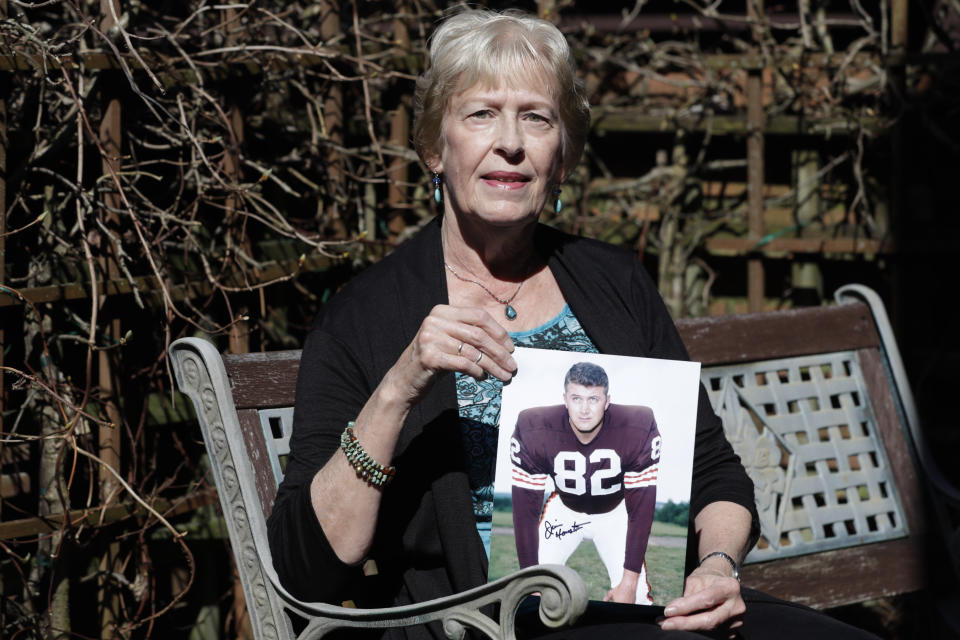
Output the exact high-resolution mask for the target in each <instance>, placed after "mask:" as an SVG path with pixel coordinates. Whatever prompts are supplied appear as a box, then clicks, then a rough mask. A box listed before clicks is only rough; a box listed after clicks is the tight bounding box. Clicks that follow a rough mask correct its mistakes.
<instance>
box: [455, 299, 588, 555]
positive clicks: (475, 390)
mask: <svg viewBox="0 0 960 640" xmlns="http://www.w3.org/2000/svg"><path fill="white" fill-rule="evenodd" d="M510 337H511V338H512V339H513V342H514V344H515V345H516V346H518V347H533V348H534V349H555V350H557V351H579V352H581V353H597V348H596V347H595V346H594V345H593V343H592V342H591V341H590V338H588V337H587V333H586V332H585V331H584V330H583V327H581V326H580V321H579V320H577V317H576V316H575V315H573V311H571V310H570V306H569V305H565V306H564V307H563V310H562V311H561V312H560V314H559V315H557V317H555V318H554V319H553V320H550V321H549V322H547V323H546V324H542V325H540V326H539V327H536V328H535V329H530V330H529V331H518V332H516V333H514V332H511V333H510ZM456 377H457V402H458V404H459V407H460V429H461V431H462V432H463V445H464V450H465V451H466V452H467V460H468V462H469V464H470V468H469V470H468V474H469V476H470V491H471V493H472V497H473V514H474V517H475V518H476V520H477V531H479V533H480V538H481V539H482V540H483V546H484V547H485V548H486V550H487V557H488V558H489V557H490V532H491V527H492V522H493V474H494V470H495V468H496V461H497V437H498V429H497V427H498V426H499V423H500V394H501V392H502V391H503V382H501V381H500V380H498V379H496V378H494V377H493V376H488V377H487V378H486V379H485V380H476V379H474V378H472V377H470V376H468V375H466V374H463V373H458V374H457V376H456Z"/></svg>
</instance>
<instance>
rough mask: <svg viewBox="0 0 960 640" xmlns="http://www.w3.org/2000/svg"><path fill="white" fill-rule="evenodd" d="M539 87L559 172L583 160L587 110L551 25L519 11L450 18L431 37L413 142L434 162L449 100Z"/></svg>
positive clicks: (564, 43) (559, 37) (579, 85)
mask: <svg viewBox="0 0 960 640" xmlns="http://www.w3.org/2000/svg"><path fill="white" fill-rule="evenodd" d="M540 82H542V83H543V84H544V85H545V86H546V87H547V90H548V91H549V93H550V96H551V97H552V98H553V100H554V102H556V104H557V106H558V107H559V112H560V121H561V123H562V131H563V135H562V138H561V139H562V153H563V169H564V172H565V173H567V174H569V172H570V171H571V170H572V169H573V168H574V167H575V166H576V165H577V163H578V162H579V161H580V155H581V154H582V153H583V146H584V144H585V143H586V139H587V130H588V129H589V127H590V105H589V103H588V102H587V98H586V95H585V91H584V89H583V85H582V83H581V82H580V80H578V79H577V77H576V74H575V67H574V63H573V55H572V54H571V53H570V47H569V46H568V45H567V41H566V39H565V38H564V37H563V34H561V33H560V31H559V30H558V29H557V28H556V27H555V26H554V25H552V24H551V23H549V22H547V21H546V20H541V19H539V18H536V17H534V16H531V15H528V14H526V13H523V12H521V11H516V10H508V11H504V12H502V13H500V12H495V11H489V10H486V9H484V10H476V11H466V12H463V13H459V14H456V15H454V16H451V17H450V18H447V19H446V20H445V21H444V22H443V23H442V24H441V25H440V26H439V27H438V28H437V30H436V31H435V32H434V33H433V35H432V36H431V38H430V53H429V60H428V66H427V70H426V71H425V72H424V73H423V74H422V75H421V76H420V77H419V78H417V89H416V94H415V96H414V98H415V108H414V120H413V143H414V146H415V147H416V149H417V153H419V154H420V157H421V158H423V159H424V160H425V161H426V160H427V159H428V158H431V157H435V156H438V155H439V153H440V142H441V138H442V136H443V116H444V114H445V113H446V111H447V107H448V106H449V104H450V100H451V98H452V97H453V96H454V95H455V94H456V93H459V92H461V91H465V90H467V89H469V88H471V87H474V86H476V85H478V84H484V85H489V86H494V87H495V86H499V85H500V84H506V85H507V86H511V87H516V86H518V85H519V84H526V85H528V86H529V84H536V83H540Z"/></svg>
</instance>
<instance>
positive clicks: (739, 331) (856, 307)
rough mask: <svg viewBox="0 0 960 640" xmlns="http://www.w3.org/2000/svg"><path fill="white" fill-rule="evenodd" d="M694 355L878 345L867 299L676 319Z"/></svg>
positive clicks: (711, 358) (747, 355)
mask: <svg viewBox="0 0 960 640" xmlns="http://www.w3.org/2000/svg"><path fill="white" fill-rule="evenodd" d="M676 324H677V329H678V330H679V331H680V337H681V338H683V342H684V344H686V345H687V351H689V352H690V359H691V360H694V361H698V362H702V363H703V364H704V365H705V366H706V365H715V364H725V363H731V362H745V361H750V360H773V359H775V358H786V357H790V356H803V355H810V354H814V353H828V352H831V351H845V350H851V349H858V348H861V347H872V346H877V345H878V344H879V343H880V338H879V336H878V335H877V331H876V329H875V327H874V324H873V316H871V314H870V309H869V307H867V305H865V304H845V305H838V306H833V307H811V308H804V309H790V310H787V311H778V312H776V313H748V314H743V315H738V316H720V317H712V318H690V319H682V320H678V321H677V323H676Z"/></svg>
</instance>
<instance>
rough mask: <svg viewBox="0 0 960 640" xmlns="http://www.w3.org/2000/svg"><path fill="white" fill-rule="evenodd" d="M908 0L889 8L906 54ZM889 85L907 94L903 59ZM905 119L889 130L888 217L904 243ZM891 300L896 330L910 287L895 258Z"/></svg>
mask: <svg viewBox="0 0 960 640" xmlns="http://www.w3.org/2000/svg"><path fill="white" fill-rule="evenodd" d="M908 6H909V5H908V3H907V0H893V4H892V5H891V7H890V45H891V49H892V52H893V53H899V54H905V53H906V51H907V46H908V44H909V42H908V36H907V13H908V12H907V9H908ZM890 84H891V86H892V87H894V88H895V90H896V92H897V94H899V95H901V96H903V95H906V69H905V67H904V66H902V59H901V62H900V63H899V64H898V66H896V67H895V68H893V69H890ZM903 126H904V125H903V118H898V119H897V121H896V123H895V124H894V125H893V128H892V130H891V131H890V158H891V160H890V164H891V167H890V198H889V202H890V208H889V216H888V219H887V220H886V223H887V234H888V235H890V236H892V237H893V238H894V241H895V242H897V243H898V244H900V245H901V246H902V245H903V244H904V241H905V240H906V239H905V238H904V231H905V229H904V225H903V218H904V216H903V211H904V202H905V200H906V193H905V192H906V186H905V183H904V180H903V174H904V164H903V157H904V152H905V149H906V147H907V144H906V142H905V140H904V131H903ZM890 272H891V273H890V283H891V286H890V289H891V291H890V301H889V304H888V305H887V308H888V309H889V310H890V322H891V324H892V325H893V328H894V331H896V330H897V329H898V328H899V327H900V325H901V318H902V315H903V314H902V312H901V308H902V307H903V306H904V305H903V304H902V303H901V300H903V293H902V292H903V291H904V290H905V289H906V288H907V287H908V286H909V285H908V284H906V283H905V282H904V271H903V268H902V267H901V263H900V261H899V260H894V261H892V264H891V268H890Z"/></svg>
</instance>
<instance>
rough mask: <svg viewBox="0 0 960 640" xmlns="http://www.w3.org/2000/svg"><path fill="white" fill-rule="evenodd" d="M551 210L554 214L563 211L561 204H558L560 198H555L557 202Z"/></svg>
mask: <svg viewBox="0 0 960 640" xmlns="http://www.w3.org/2000/svg"><path fill="white" fill-rule="evenodd" d="M553 210H554V212H555V213H560V212H561V211H563V203H562V202H560V198H557V202H556V203H555V204H554V205H553Z"/></svg>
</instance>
